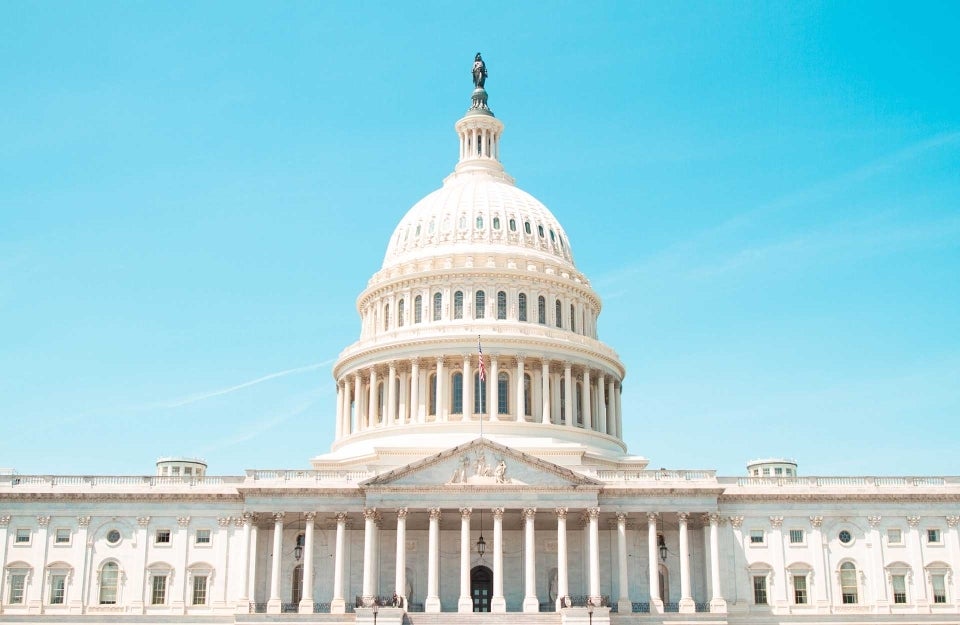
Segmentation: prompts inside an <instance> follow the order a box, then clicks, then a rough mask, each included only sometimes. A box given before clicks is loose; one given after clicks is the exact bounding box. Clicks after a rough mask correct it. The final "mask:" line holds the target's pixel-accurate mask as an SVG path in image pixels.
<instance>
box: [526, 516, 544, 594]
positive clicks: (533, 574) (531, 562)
mask: <svg viewBox="0 0 960 625" xmlns="http://www.w3.org/2000/svg"><path fill="white" fill-rule="evenodd" d="M536 514H537V509H536V508H524V509H523V521H524V523H523V538H524V540H523V559H524V563H523V570H524V573H525V575H524V580H523V586H524V588H523V590H524V596H523V611H524V612H539V611H540V601H539V600H538V599H537V543H536V536H535V534H534V529H533V521H534V518H535V517H536Z"/></svg>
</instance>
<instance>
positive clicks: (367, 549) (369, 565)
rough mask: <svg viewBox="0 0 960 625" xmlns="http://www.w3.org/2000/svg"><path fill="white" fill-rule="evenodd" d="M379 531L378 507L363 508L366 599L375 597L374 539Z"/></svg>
mask: <svg viewBox="0 0 960 625" xmlns="http://www.w3.org/2000/svg"><path fill="white" fill-rule="evenodd" d="M376 531H377V510H376V508H365V509H364V510H363V591H362V592H363V594H362V597H363V599H364V601H366V600H367V599H371V598H373V541H374V540H375V539H376V538H375V533H376Z"/></svg>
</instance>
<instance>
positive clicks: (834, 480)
mask: <svg viewBox="0 0 960 625" xmlns="http://www.w3.org/2000/svg"><path fill="white" fill-rule="evenodd" d="M947 483H960V480H958V479H957V478H945V477H938V476H930V477H913V476H910V477H896V476H894V477H882V476H881V477H874V476H851V477H815V476H811V477H769V476H766V477H758V476H752V477H740V478H737V486H798V487H813V488H817V487H823V486H828V487H829V486H875V487H879V488H887V487H915V486H945V485H946V484H947Z"/></svg>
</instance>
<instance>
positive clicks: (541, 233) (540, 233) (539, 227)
mask: <svg viewBox="0 0 960 625" xmlns="http://www.w3.org/2000/svg"><path fill="white" fill-rule="evenodd" d="M537 234H539V235H540V238H541V239H542V238H543V226H537Z"/></svg>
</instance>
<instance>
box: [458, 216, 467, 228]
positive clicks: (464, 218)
mask: <svg viewBox="0 0 960 625" xmlns="http://www.w3.org/2000/svg"><path fill="white" fill-rule="evenodd" d="M460 229H461V230H466V229H467V216H466V215H460Z"/></svg>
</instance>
